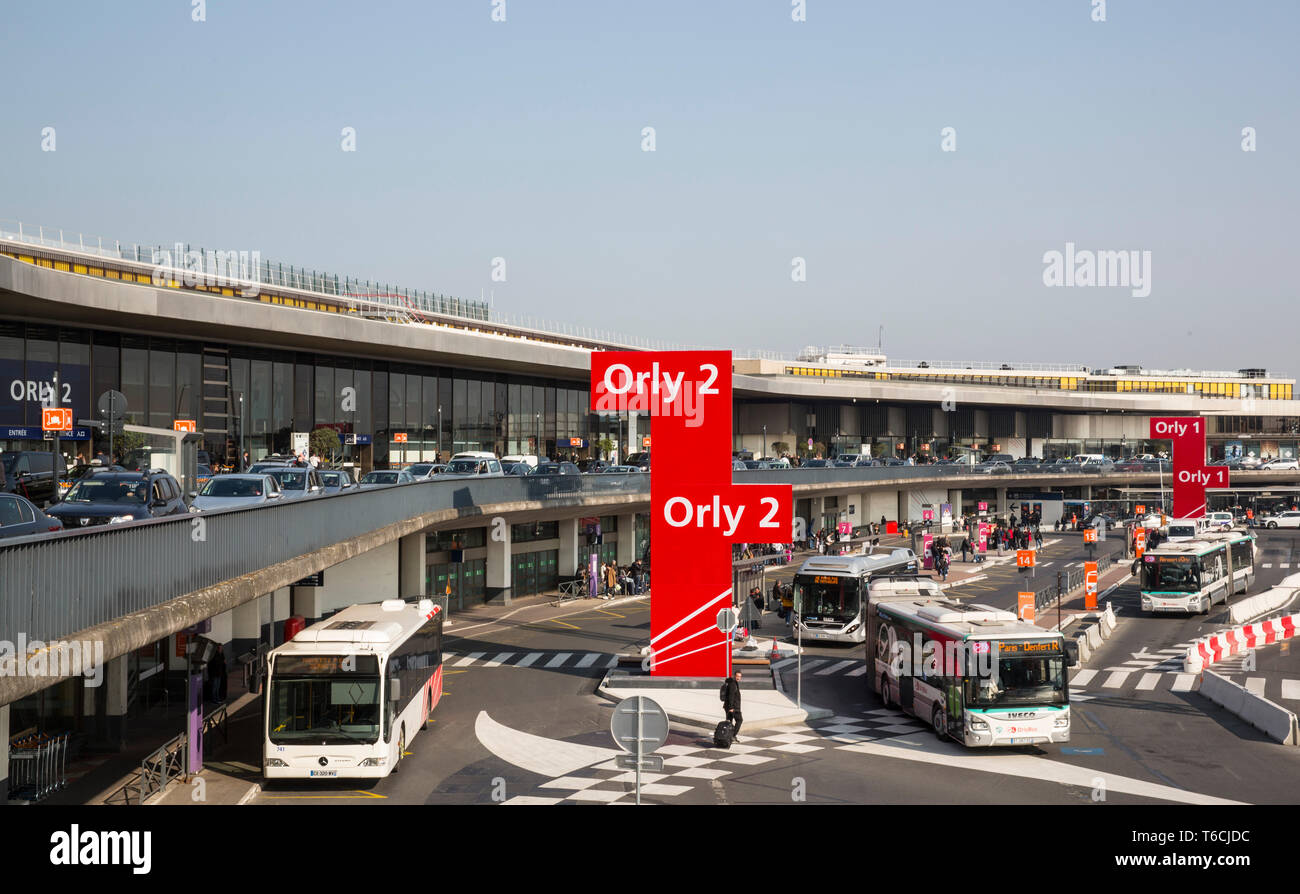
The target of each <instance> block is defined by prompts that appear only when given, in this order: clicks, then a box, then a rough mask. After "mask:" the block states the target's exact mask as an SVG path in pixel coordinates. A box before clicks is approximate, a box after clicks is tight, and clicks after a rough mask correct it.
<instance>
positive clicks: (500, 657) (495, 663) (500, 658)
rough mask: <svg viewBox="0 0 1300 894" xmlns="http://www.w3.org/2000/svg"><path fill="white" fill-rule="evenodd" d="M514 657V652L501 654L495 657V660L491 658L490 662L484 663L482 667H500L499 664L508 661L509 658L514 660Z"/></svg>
mask: <svg viewBox="0 0 1300 894" xmlns="http://www.w3.org/2000/svg"><path fill="white" fill-rule="evenodd" d="M514 657H515V653H514V652H502V653H501V654H499V655H497V656H496V657H495V658H493V659H492V660H491V661H489V662H487V663H485V664H484V665H483V666H484V667H500V666H501V664H502V663H503V662H506V661H509V660H510V659H511V658H514Z"/></svg>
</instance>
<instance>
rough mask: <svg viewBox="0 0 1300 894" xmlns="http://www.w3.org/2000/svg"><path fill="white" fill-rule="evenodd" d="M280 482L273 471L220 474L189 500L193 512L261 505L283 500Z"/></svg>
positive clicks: (209, 480) (210, 479)
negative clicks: (273, 474) (269, 473)
mask: <svg viewBox="0 0 1300 894" xmlns="http://www.w3.org/2000/svg"><path fill="white" fill-rule="evenodd" d="M281 497H282V492H281V490H280V484H279V482H277V481H276V480H275V479H274V478H273V477H271V476H270V475H253V474H248V475H218V476H217V477H216V478H209V479H208V482H207V484H205V485H203V487H202V488H200V489H199V492H198V493H197V494H196V495H195V496H194V499H193V500H192V501H191V502H190V512H211V511H212V510H214V509H228V508H230V507H232V506H262V505H264V504H266V503H274V502H276V501H278V500H280V499H281Z"/></svg>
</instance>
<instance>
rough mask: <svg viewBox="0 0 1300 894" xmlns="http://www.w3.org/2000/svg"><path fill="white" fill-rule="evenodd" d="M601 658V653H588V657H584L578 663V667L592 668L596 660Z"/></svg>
mask: <svg viewBox="0 0 1300 894" xmlns="http://www.w3.org/2000/svg"><path fill="white" fill-rule="evenodd" d="M599 657H600V653H599V652H588V653H587V654H586V655H584V656H582V660H581V661H579V662H578V667H591V666H592V665H593V664H595V663H596V659H597V658H599Z"/></svg>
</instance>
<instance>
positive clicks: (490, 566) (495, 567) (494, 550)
mask: <svg viewBox="0 0 1300 894" xmlns="http://www.w3.org/2000/svg"><path fill="white" fill-rule="evenodd" d="M510 546H511V539H510V526H509V525H501V526H500V528H499V530H498V529H497V528H496V527H495V526H494V527H490V528H488V539H487V568H486V569H485V571H484V578H485V579H484V584H485V585H486V587H487V597H488V601H489V602H494V603H498V604H501V605H509V604H510V554H511V548H510Z"/></svg>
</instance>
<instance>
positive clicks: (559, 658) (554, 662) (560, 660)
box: [546, 652, 573, 667]
mask: <svg viewBox="0 0 1300 894" xmlns="http://www.w3.org/2000/svg"><path fill="white" fill-rule="evenodd" d="M572 655H573V653H572V652H561V653H560V654H558V655H556V656H555V657H554V658H552V659H551V660H550V661H548V662H546V666H547V667H559V666H560V665H561V664H564V662H566V661H568V660H569V658H570V657H572Z"/></svg>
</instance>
